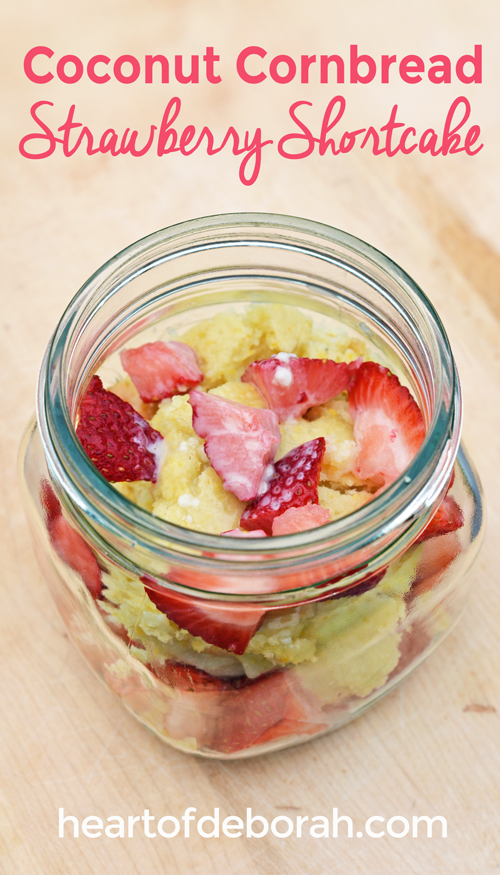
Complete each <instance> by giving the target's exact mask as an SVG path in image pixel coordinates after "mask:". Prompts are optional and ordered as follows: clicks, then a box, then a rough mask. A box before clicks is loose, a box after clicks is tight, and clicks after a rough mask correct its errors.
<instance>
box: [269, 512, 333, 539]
mask: <svg viewBox="0 0 500 875" xmlns="http://www.w3.org/2000/svg"><path fill="white" fill-rule="evenodd" d="M330 519H331V514H330V511H329V510H326V508H324V507H320V506H319V504H305V505H304V507H290V508H289V509H288V510H285V512H284V513H280V515H279V516H277V517H275V518H274V520H273V535H291V534H293V533H294V532H305V531H306V529H314V528H316V526H324V525H325V523H328V522H330Z"/></svg>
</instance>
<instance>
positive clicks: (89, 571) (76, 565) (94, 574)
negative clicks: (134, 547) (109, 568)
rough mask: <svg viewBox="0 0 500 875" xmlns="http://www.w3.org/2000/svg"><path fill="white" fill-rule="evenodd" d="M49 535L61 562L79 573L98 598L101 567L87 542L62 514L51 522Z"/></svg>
mask: <svg viewBox="0 0 500 875" xmlns="http://www.w3.org/2000/svg"><path fill="white" fill-rule="evenodd" d="M49 535H50V540H51V541H52V544H53V545H54V549H55V550H56V553H58V555H59V556H60V557H61V559H62V560H63V562H66V564H67V565H69V567H70V568H72V569H73V571H76V573H77V574H79V575H80V577H81V578H82V579H83V582H84V583H85V585H86V587H87V589H88V590H89V591H90V593H91V595H93V596H94V598H96V599H97V598H99V597H100V595H101V591H102V578H101V569H100V568H99V565H98V563H97V559H96V558H95V556H94V554H93V553H92V550H91V549H90V547H89V545H88V544H87V542H86V541H84V539H83V538H82V536H81V535H80V534H79V532H77V531H75V529H74V528H73V527H72V526H70V524H69V523H68V521H67V520H66V519H65V518H64V517H63V516H58V517H57V519H55V520H54V521H53V522H52V523H51V525H50V527H49Z"/></svg>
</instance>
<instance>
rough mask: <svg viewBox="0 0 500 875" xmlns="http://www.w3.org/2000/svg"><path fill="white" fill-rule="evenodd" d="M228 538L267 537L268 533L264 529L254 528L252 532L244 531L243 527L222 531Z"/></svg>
mask: <svg viewBox="0 0 500 875" xmlns="http://www.w3.org/2000/svg"><path fill="white" fill-rule="evenodd" d="M221 535H224V536H225V537H227V538H267V535H266V533H265V532H264V531H263V530H262V529H254V530H253V531H252V532H242V531H241V529H229V531H228V532H221Z"/></svg>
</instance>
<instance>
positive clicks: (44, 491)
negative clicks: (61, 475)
mask: <svg viewBox="0 0 500 875" xmlns="http://www.w3.org/2000/svg"><path fill="white" fill-rule="evenodd" d="M40 502H41V505H42V510H43V515H44V517H45V522H46V524H47V525H48V526H50V525H51V524H52V523H53V522H54V520H55V519H57V517H58V516H60V514H61V505H60V503H59V499H58V498H57V496H56V494H55V492H54V490H53V488H52V486H51V484H50V483H49V481H48V480H42V481H41V482H40Z"/></svg>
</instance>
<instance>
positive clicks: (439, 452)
mask: <svg viewBox="0 0 500 875" xmlns="http://www.w3.org/2000/svg"><path fill="white" fill-rule="evenodd" d="M264 232H268V233H270V234H272V235H273V242H272V244H271V245H273V246H275V247H277V248H283V247H286V246H289V245H290V240H289V238H288V237H287V235H290V234H291V235H295V237H294V239H297V240H298V239H299V235H303V240H302V245H307V246H311V245H312V243H315V245H316V251H317V252H319V251H320V250H321V252H320V255H319V257H321V258H323V259H325V260H327V261H330V262H333V263H335V259H338V255H336V247H337V248H338V247H339V246H341V247H343V250H344V251H346V252H347V253H349V254H350V255H351V256H352V257H353V258H354V257H355V258H359V257H360V256H361V257H362V258H363V259H365V260H366V262H367V263H368V264H371V265H375V266H376V268H377V269H378V270H380V271H382V273H383V274H384V275H385V276H387V277H390V278H391V280H392V281H393V282H395V283H396V284H397V286H398V288H399V289H400V290H401V293H402V294H403V296H405V295H406V296H407V297H408V300H409V301H410V300H411V301H412V302H413V305H414V306H415V307H416V308H417V310H418V311H419V313H420V314H421V317H422V319H423V323H425V324H426V326H427V328H429V330H430V335H429V336H432V337H433V338H434V341H433V342H434V346H435V349H434V354H435V355H436V356H437V359H438V360H439V363H440V368H441V371H440V373H439V374H438V375H437V376H438V379H441V378H442V377H443V374H444V375H445V376H446V380H447V384H448V385H449V386H450V387H451V389H450V397H449V399H448V403H446V399H445V398H444V394H443V392H442V386H439V385H438V387H437V388H438V396H439V392H440V393H441V397H438V400H437V403H436V405H435V409H434V411H433V415H432V418H431V421H430V423H429V426H428V429H427V432H426V436H425V439H424V442H423V443H422V445H421V447H420V449H419V450H418V452H417V454H416V455H415V456H414V458H413V459H412V461H411V463H410V465H409V467H408V468H407V469H406V470H405V471H404V472H403V474H402V475H401V476H400V477H399V478H398V479H397V480H395V481H394V482H393V483H392V484H390V485H389V486H388V487H387V488H385V489H383V490H382V491H381V492H380V493H379V494H377V495H376V496H375V497H374V498H373V499H372V500H371V501H369V502H368V503H367V504H365V505H363V506H362V507H361V508H359V509H358V510H356V511H354V512H353V513H351V514H349V515H347V516H344V517H341V518H339V519H337V520H334V521H332V522H330V523H327V524H326V525H324V526H322V527H320V528H319V529H318V528H316V529H310V530H307V531H304V532H300V533H296V534H294V535H293V536H292V535H284V536H278V537H273V538H269V539H266V543H265V547H263V543H262V541H263V539H257V538H256V539H251V538H250V539H238V538H224V537H221V536H220V535H212V534H208V533H203V532H197V531H193V530H190V529H185V528H183V527H181V526H177V525H175V524H173V523H168V522H166V521H164V520H162V519H160V518H159V517H156V516H153V514H150V513H149V512H148V511H145V510H143V509H142V508H139V507H138V506H137V505H134V504H132V503H131V502H129V501H128V500H127V499H126V498H124V497H123V496H122V495H121V494H120V493H119V492H118V491H117V490H116V489H114V487H113V486H112V485H111V484H110V483H108V482H107V481H106V480H105V479H104V478H103V477H102V475H101V474H99V472H98V471H97V469H96V468H95V467H94V465H93V464H92V463H91V462H90V459H88V457H87V456H86V455H85V453H84V451H83V449H82V447H81V445H80V442H79V441H78V438H77V437H76V431H75V427H74V425H73V422H72V420H71V416H70V411H69V406H68V403H67V398H66V397H65V380H66V377H67V371H66V370H65V366H67V355H68V348H69V344H70V341H71V340H72V338H73V335H74V332H75V330H76V329H77V322H78V319H79V317H80V316H81V313H82V309H85V308H87V310H88V312H90V311H91V310H92V307H93V308H94V309H95V307H96V306H99V305H101V304H102V300H103V299H104V297H106V296H107V297H108V298H109V296H110V295H112V294H114V293H115V292H116V291H117V290H118V289H119V288H121V286H122V285H123V284H124V283H126V282H128V281H130V279H132V278H135V277H136V276H138V275H139V274H141V273H144V272H146V271H148V270H150V269H151V268H153V267H155V266H157V265H158V264H159V263H161V262H162V261H164V260H167V259H175V258H180V257H182V255H183V254H185V253H186V251H191V250H192V247H193V245H194V243H193V242H191V244H188V242H187V241H189V239H191V241H193V240H198V245H200V246H202V247H203V248H207V249H214V248H220V247H221V246H225V245H226V246H232V245H234V244H238V245H242V242H243V241H244V242H245V244H246V245H252V244H253V245H257V246H258V245H265V243H264V239H263V233H264ZM207 234H208V235H212V237H211V238H210V239H208V238H207V236H206V235H207ZM214 234H215V236H214ZM222 234H225V235H226V241H225V242H224V241H222V240H220V239H219V240H217V236H218V235H222ZM204 235H205V236H204ZM242 235H246V236H243V238H242ZM189 245H190V247H191V249H189ZM186 246H187V247H188V249H186ZM296 246H297V247H298V243H297V244H296ZM160 250H162V251H161V254H160ZM152 254H154V257H153V258H152V260H151V258H150V260H148V255H149V256H151V255H152ZM316 257H318V255H316ZM345 258H346V257H345V256H344V261H342V262H341V264H342V267H344V268H345V269H346V270H350V269H351V270H352V267H350V266H349V261H348V259H347V260H345ZM113 277H115V278H116V279H117V280H118V279H119V283H118V284H117V285H115V286H114V287H113V288H111V291H110V290H109V289H108V290H106V288H105V286H106V283H108V285H109V283H111V282H112V280H113ZM103 289H104V292H103ZM99 295H101V297H99ZM88 377H89V378H90V374H89V375H88ZM37 418H38V423H39V427H40V433H41V438H42V442H43V444H44V449H45V452H46V456H47V463H48V466H49V470H50V471H51V473H53V474H54V476H55V479H56V480H57V481H59V482H60V484H61V489H62V492H63V493H64V494H65V495H66V496H67V497H68V501H69V503H70V505H71V506H72V507H71V508H70V512H73V514H74V515H75V514H80V515H83V518H84V520H85V519H86V520H87V521H90V522H88V523H87V527H88V533H89V534H90V532H91V531H94V533H95V526H96V525H97V526H98V527H101V528H103V529H104V530H106V531H107V532H109V533H110V534H111V535H112V536H114V537H115V538H117V539H121V540H122V541H123V538H124V535H125V536H126V540H128V541H130V539H132V540H133V541H134V543H136V544H140V545H141V548H143V549H144V550H145V551H149V552H151V553H152V554H154V555H155V557H156V559H157V560H158V559H162V560H163V561H165V560H167V561H170V562H171V561H172V556H173V555H175V558H176V562H177V561H178V560H179V558H180V561H182V562H189V563H194V564H195V565H196V564H198V565H199V566H200V567H201V566H202V565H204V566H207V564H208V565H210V566H211V567H212V568H213V570H214V573H216V571H217V569H218V568H223V569H224V570H231V569H232V570H235V571H237V569H238V566H239V568H240V569H241V562H242V560H243V559H244V558H245V557H247V558H248V561H250V562H255V560H256V557H258V554H262V552H263V550H265V553H266V556H267V557H268V558H267V559H266V560H265V561H264V562H263V561H262V559H259V568H262V569H264V570H265V569H266V568H270V567H272V568H277V567H279V568H282V569H286V567H289V566H290V565H291V564H293V563H294V562H296V561H297V557H306V558H309V559H310V558H311V557H315V559H317V560H318V559H319V558H322V559H324V557H325V556H326V555H328V556H331V555H333V554H335V555H338V556H339V557H340V556H343V555H344V556H348V555H350V553H352V550H353V545H354V544H356V545H357V546H359V545H360V544H361V545H363V544H364V545H369V544H373V543H374V542H375V541H376V540H377V539H380V538H381V535H383V536H385V537H386V538H387V537H389V536H390V534H391V533H392V534H393V535H395V536H396V537H399V536H400V535H401V537H403V539H404V540H405V541H406V543H410V542H411V541H412V540H414V539H415V538H416V536H417V534H418V532H419V531H421V530H422V529H423V528H424V526H425V524H426V522H427V519H428V517H429V515H430V513H431V510H432V508H433V506H434V504H435V502H436V499H437V497H438V496H439V495H440V494H442V492H443V489H444V487H445V485H446V484H447V482H448V480H449V478H450V476H451V470H452V467H453V463H454V460H455V457H456V454H457V451H458V445H459V440H460V431H461V392H460V383H459V379H458V374H457V371H456V367H455V363H454V360H453V355H452V353H451V349H450V345H449V341H448V338H447V336H446V332H445V329H444V327H443V325H442V323H441V320H440V318H439V316H438V315H437V313H436V311H435V309H434V307H433V305H432V304H431V302H430V301H429V299H428V298H427V297H426V295H425V294H424V292H423V291H422V290H421V289H420V287H419V286H418V285H417V284H416V283H415V282H414V280H413V279H412V278H411V277H410V276H409V275H408V274H407V273H406V272H405V271H404V270H403V269H402V268H401V267H399V265H397V264H396V263H395V262H394V261H392V260H391V259H390V258H389V257H388V256H386V255H385V254H384V253H382V252H380V251H379V250H377V249H375V248H374V247H372V246H371V245H370V244H368V243H365V242H364V241H362V240H360V239H358V238H357V237H354V236H352V235H350V234H347V233H346V232H344V231H341V230H339V229H336V228H333V227H330V226H328V225H325V224H321V223H318V222H314V221H311V220H308V219H301V218H297V217H291V216H286V215H278V214H267V213H227V214H222V215H214V216H207V217H200V218H197V219H193V220H190V221H188V222H182V223H179V224H175V225H171V226H168V227H167V228H164V229H162V230H160V231H156V232H154V233H153V234H150V235H147V236H146V237H143V238H141V239H140V240H138V241H136V242H135V243H132V244H131V245H130V246H127V247H126V248H125V249H123V250H121V251H120V252H119V253H118V254H117V255H115V256H113V257H112V258H110V259H109V260H108V261H107V262H106V263H105V264H104V265H102V267H100V268H99V269H98V270H97V271H96V272H95V273H94V274H93V275H92V276H91V277H90V278H89V279H88V280H87V281H86V282H85V283H84V284H83V286H82V287H81V289H80V290H79V291H78V292H77V294H76V295H75V296H74V298H73V299H72V301H71V302H70V304H69V305H68V307H67V308H66V310H65V312H64V313H63V315H62V317H61V319H60V321H59V323H58V325H57V326H56V329H55V331H54V334H53V336H52V338H51V340H50V341H49V344H48V346H47V349H46V352H45V356H44V359H43V361H42V365H41V369H40V375H39V381H38V392H37ZM431 474H432V477H431V476H430V475H431ZM89 492H90V494H91V495H92V501H90V500H89V497H88V494H89ZM80 521H81V520H80ZM381 521H383V525H381ZM172 550H174V553H172V552H171V551H172ZM177 551H180V552H177ZM213 551H215V553H216V555H215V556H214V555H208V556H207V553H208V554H210V553H213ZM269 557H271V558H269ZM200 563H201V565H200ZM155 565H156V567H157V565H158V562H156V563H155ZM197 591H198V592H199V591H200V590H197ZM241 595H243V594H241Z"/></svg>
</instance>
